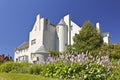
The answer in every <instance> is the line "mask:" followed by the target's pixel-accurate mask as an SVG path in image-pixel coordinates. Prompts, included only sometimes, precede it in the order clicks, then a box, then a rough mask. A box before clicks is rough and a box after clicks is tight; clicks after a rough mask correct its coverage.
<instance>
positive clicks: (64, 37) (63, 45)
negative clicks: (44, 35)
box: [56, 19, 68, 52]
mask: <svg viewBox="0 0 120 80" xmlns="http://www.w3.org/2000/svg"><path fill="white" fill-rule="evenodd" d="M56 28H57V35H58V43H59V45H58V46H59V49H58V50H59V51H60V52H64V51H65V50H66V49H67V45H68V27H67V25H66V24H65V22H64V20H63V19H61V21H60V22H59V23H58V25H57V27H56Z"/></svg>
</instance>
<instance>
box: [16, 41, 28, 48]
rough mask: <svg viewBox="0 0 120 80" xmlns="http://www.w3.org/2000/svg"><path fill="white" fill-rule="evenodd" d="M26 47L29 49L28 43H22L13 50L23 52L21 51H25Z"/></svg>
mask: <svg viewBox="0 0 120 80" xmlns="http://www.w3.org/2000/svg"><path fill="white" fill-rule="evenodd" d="M28 47H29V42H24V43H23V44H21V45H20V46H18V47H17V48H16V49H15V50H23V49H27V48H28Z"/></svg>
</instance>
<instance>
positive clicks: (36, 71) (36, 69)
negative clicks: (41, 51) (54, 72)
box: [29, 64, 42, 75]
mask: <svg viewBox="0 0 120 80" xmlns="http://www.w3.org/2000/svg"><path fill="white" fill-rule="evenodd" d="M41 71H42V65H37V64H36V65H32V66H31V67H30V69H29V73H30V74H36V75H38V74H40V72H41Z"/></svg>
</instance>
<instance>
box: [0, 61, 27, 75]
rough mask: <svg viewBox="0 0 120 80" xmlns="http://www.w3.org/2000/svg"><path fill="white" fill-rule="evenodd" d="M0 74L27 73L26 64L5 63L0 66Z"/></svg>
mask: <svg viewBox="0 0 120 80" xmlns="http://www.w3.org/2000/svg"><path fill="white" fill-rule="evenodd" d="M0 72H6V73H9V72H11V73H28V63H14V62H6V63H4V64H2V65H0Z"/></svg>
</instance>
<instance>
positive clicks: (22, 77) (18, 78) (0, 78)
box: [0, 73, 59, 80]
mask: <svg viewBox="0 0 120 80" xmlns="http://www.w3.org/2000/svg"><path fill="white" fill-rule="evenodd" d="M0 80H59V79H55V78H46V77H43V76H40V75H30V74H18V73H0Z"/></svg>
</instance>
